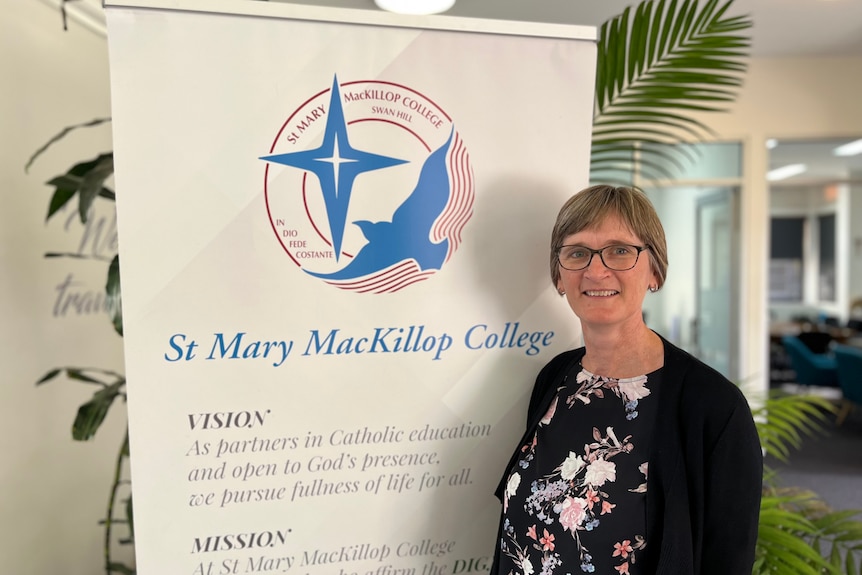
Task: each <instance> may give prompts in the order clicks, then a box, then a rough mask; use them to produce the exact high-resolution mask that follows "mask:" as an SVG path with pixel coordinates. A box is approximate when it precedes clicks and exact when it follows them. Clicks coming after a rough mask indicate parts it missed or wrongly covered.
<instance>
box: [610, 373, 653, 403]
mask: <svg viewBox="0 0 862 575" xmlns="http://www.w3.org/2000/svg"><path fill="white" fill-rule="evenodd" d="M645 383H646V378H645V377H638V378H635V379H630V380H621V381H620V382H619V384H618V385H619V388H620V391H621V392H622V394H623V395H624V396H625V397H626V400H627V401H634V400H636V399H643V398H644V397H646V396H648V395H649V393H650V392H649V388H648V387H647V386H646V385H644V384H645Z"/></svg>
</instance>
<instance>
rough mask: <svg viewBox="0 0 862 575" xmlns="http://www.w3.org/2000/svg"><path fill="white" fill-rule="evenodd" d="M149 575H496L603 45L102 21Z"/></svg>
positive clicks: (522, 27) (565, 316)
mask: <svg viewBox="0 0 862 575" xmlns="http://www.w3.org/2000/svg"><path fill="white" fill-rule="evenodd" d="M107 17H108V26H109V28H108V29H109V47H110V59H111V60H110V63H111V81H112V90H113V91H112V102H113V108H114V112H113V116H114V147H115V160H116V186H117V208H118V222H119V223H118V226H119V246H120V263H121V265H120V268H121V275H122V290H123V318H124V324H125V340H124V341H125V358H126V371H127V373H126V375H127V380H128V401H129V404H128V405H129V426H130V445H131V465H132V469H131V472H132V492H133V499H134V518H135V538H136V554H137V567H138V573H140V574H141V575H233V574H248V573H298V574H303V575H305V574H309V575H329V574H333V575H458V574H470V573H474V572H485V571H487V569H488V565H489V558H490V556H491V554H492V553H493V548H494V545H495V541H494V538H495V535H496V523H497V520H498V517H499V513H500V506H499V503H498V502H497V500H496V499H495V498H494V496H493V491H494V488H495V487H496V484H497V481H498V478H499V477H500V476H501V475H502V473H503V471H504V470H503V466H504V465H505V462H506V461H507V460H508V457H509V455H510V454H511V450H512V448H513V447H514V444H515V442H516V441H517V438H518V437H520V435H521V432H522V429H523V425H524V411H525V404H526V398H527V396H528V394H529V390H530V389H531V386H532V383H533V381H534V378H535V375H536V373H537V372H538V370H539V369H540V367H541V366H542V365H543V364H544V363H545V362H547V361H548V360H549V359H550V358H551V357H552V356H553V355H555V354H556V353H558V352H560V351H562V350H564V349H566V348H569V347H572V346H573V345H576V344H577V343H578V342H579V341H580V335H579V331H578V328H577V325H575V324H574V322H573V320H572V316H571V313H570V311H569V310H568V309H567V307H566V304H565V302H564V301H562V300H561V299H560V298H559V296H558V295H557V294H556V292H555V290H554V289H553V286H552V285H551V282H550V279H549V270H548V266H549V255H548V244H549V241H548V240H549V237H550V230H551V226H552V224H553V220H554V217H555V214H556V212H557V210H558V209H559V206H560V205H561V204H562V203H563V202H564V201H565V199H566V198H568V197H569V196H570V195H571V194H572V193H573V192H575V191H576V190H577V189H579V188H580V187H582V186H583V185H585V184H586V183H587V179H588V176H587V173H588V160H589V157H588V156H589V136H590V125H591V112H592V102H593V82H594V73H595V45H594V42H593V40H594V39H595V29H594V28H581V27H572V26H554V25H536V24H517V23H512V22H502V21H484V20H472V19H461V18H453V17H444V16H437V17H403V16H396V15H391V14H384V13H382V12H377V11H372V10H340V9H334V8H321V7H309V6H299V5H291V4H284V3H275V2H252V1H249V0H245V1H243V0H233V1H226V0H221V1H218V0H196V1H191V0H171V1H168V0H162V1H146V0H139V1H136V2H119V1H109V2H108V3H107Z"/></svg>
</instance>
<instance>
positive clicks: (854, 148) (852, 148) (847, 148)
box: [832, 140, 862, 156]
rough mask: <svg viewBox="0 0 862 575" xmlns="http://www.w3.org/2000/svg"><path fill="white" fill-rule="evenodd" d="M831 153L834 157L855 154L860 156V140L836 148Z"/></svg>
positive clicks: (861, 147)
mask: <svg viewBox="0 0 862 575" xmlns="http://www.w3.org/2000/svg"><path fill="white" fill-rule="evenodd" d="M832 153H833V154H835V155H836V156H855V155H856V154H862V140H856V141H855V142H850V143H849V144H844V145H843V146H838V147H837V148H835V149H834V150H832Z"/></svg>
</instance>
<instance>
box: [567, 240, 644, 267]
mask: <svg viewBox="0 0 862 575" xmlns="http://www.w3.org/2000/svg"><path fill="white" fill-rule="evenodd" d="M618 246H625V247H627V248H634V249H636V250H637V255H635V261H634V263H633V264H632V265H631V266H630V267H627V268H625V269H616V268H612V267H611V266H609V265H608V264H607V262H606V261H605V256H604V255H602V252H603V251H605V250H606V249H608V248H613V247H618ZM575 247H577V248H583V249H584V250H586V251H588V252H590V259H588V260H587V263H586V265H585V266H583V267H579V268H567V267H566V266H564V265H563V262H562V260H560V252H561V251H563V248H575ZM648 249H650V247H649V246H636V245H634V244H611V245H609V246H605V247H603V248H599V249H597V250H594V249H592V248H588V247H587V246H582V245H580V244H568V245H564V246H560V247H558V248H557V263H558V264H560V267H561V268H563V269H564V270H569V271H570V272H579V271H581V270H585V269H587V268H588V267H590V264H591V263H593V257H594V256H595V255H596V254H599V259H600V260H601V261H602V265H603V266H605V267H606V268H608V269H609V270H611V271H614V272H627V271H629V270H630V269H634V267H635V266H636V265H638V260H639V259H640V257H641V252H643V251H646V250H648Z"/></svg>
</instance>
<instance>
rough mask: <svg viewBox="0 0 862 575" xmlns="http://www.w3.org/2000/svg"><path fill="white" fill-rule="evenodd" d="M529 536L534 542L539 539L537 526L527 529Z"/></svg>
mask: <svg viewBox="0 0 862 575" xmlns="http://www.w3.org/2000/svg"><path fill="white" fill-rule="evenodd" d="M527 536H528V537H529V538H530V539H533V540H534V541H535V540H538V539H539V536H538V535H536V526H535V525H532V526H530V528H529V529H527Z"/></svg>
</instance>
